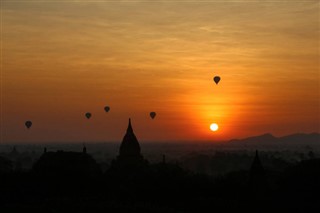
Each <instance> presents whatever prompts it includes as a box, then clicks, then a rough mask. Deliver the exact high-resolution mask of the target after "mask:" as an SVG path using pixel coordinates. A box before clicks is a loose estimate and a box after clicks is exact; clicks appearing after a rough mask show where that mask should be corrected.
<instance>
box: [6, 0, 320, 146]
mask: <svg viewBox="0 0 320 213" xmlns="http://www.w3.org/2000/svg"><path fill="white" fill-rule="evenodd" d="M319 24H320V3H319V1H313V0H310V1H308V0H305V1H294V0H293V1H276V0H273V1H254V0H251V1H248V0H238V1H183V0H180V1H178V0H176V1H160V0H156V1H66V0H65V1H63V0H60V1H52V0H50V1H49V0H41V1H40V0H38V1H37V0H34V1H16V0H3V1H1V143H17V142H22V143H30V142H35V143H46V142H83V143H84V142H86V143H88V142H107V141H121V140H122V137H123V136H124V133H125V131H126V128H127V125H128V118H131V120H132V125H133V129H134V131H135V134H136V136H137V137H138V139H139V140H140V141H190V140H197V141H213V142H214V141H219V140H229V139H233V138H244V137H249V136H253V135H260V134H264V133H271V134H274V135H275V136H283V135H288V134H292V133H297V132H301V133H312V132H320V85H319V84H320V66H319V58H320V53H319V50H320V45H319V37H320V33H319V29H320V25H319ZM214 76H220V77H221V81H220V82H219V84H218V85H216V84H215V83H214V81H213V77H214ZM105 106H110V111H109V112H108V113H106V112H105V111H104V107H105ZM151 111H155V112H156V113H157V115H156V117H155V118H154V119H151V118H150V116H149V113H150V112H151ZM86 112H91V113H92V117H91V118H90V119H87V118H86V117H85V113H86ZM27 120H31V121H32V122H33V125H32V127H31V128H30V129H27V128H26V127H25V125H24V123H25V121H27ZM211 123H217V124H218V125H219V130H218V131H216V132H212V131H210V129H209V126H210V124H211Z"/></svg>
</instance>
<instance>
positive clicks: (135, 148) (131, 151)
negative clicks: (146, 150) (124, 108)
mask: <svg viewBox="0 0 320 213" xmlns="http://www.w3.org/2000/svg"><path fill="white" fill-rule="evenodd" d="M119 154H120V156H122V157H124V156H137V157H138V156H140V145H139V142H138V140H137V138H136V136H135V134H134V132H133V129H132V125H131V119H130V118H129V124H128V128H127V132H126V134H125V136H124V137H123V140H122V143H121V145H120V153H119Z"/></svg>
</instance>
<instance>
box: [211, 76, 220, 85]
mask: <svg viewBox="0 0 320 213" xmlns="http://www.w3.org/2000/svg"><path fill="white" fill-rule="evenodd" d="M220 79H221V78H220V77H219V76H215V77H214V78H213V80H214V82H215V83H216V84H218V83H219V81H220Z"/></svg>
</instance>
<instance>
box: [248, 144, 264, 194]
mask: <svg viewBox="0 0 320 213" xmlns="http://www.w3.org/2000/svg"><path fill="white" fill-rule="evenodd" d="M250 186H251V188H252V189H253V190H254V191H256V192H261V191H263V190H265V188H266V187H267V180H266V174H265V170H264V168H263V166H262V164H261V161H260V158H259V154H258V150H256V155H255V157H254V160H253V162H252V165H251V168H250Z"/></svg>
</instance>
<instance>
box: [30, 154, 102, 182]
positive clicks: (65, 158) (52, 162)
mask: <svg viewBox="0 0 320 213" xmlns="http://www.w3.org/2000/svg"><path fill="white" fill-rule="evenodd" d="M33 170H34V171H35V172H36V173H38V174H41V175H45V176H49V177H57V176H61V177H63V178H67V177H73V176H76V177H80V176H97V175H99V174H100V172H101V171H100V167H99V165H98V164H97V163H96V161H95V160H94V159H93V158H92V157H91V156H90V155H88V154H86V153H84V152H83V153H81V152H64V151H62V150H59V151H57V152H47V151H46V152H44V153H43V154H42V155H41V157H40V159H39V160H38V161H37V162H36V163H35V164H34V166H33Z"/></svg>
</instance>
